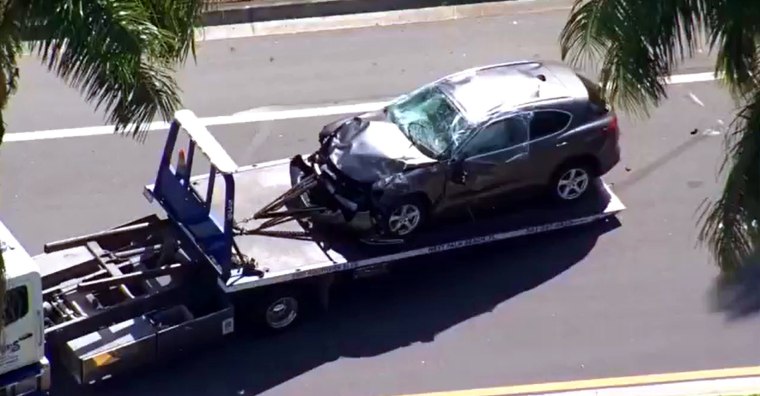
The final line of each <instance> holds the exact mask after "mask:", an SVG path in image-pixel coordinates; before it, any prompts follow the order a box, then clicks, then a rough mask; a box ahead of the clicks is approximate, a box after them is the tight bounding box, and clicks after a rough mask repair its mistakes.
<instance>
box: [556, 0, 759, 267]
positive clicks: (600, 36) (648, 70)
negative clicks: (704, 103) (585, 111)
mask: <svg viewBox="0 0 760 396" xmlns="http://www.w3.org/2000/svg"><path fill="white" fill-rule="evenodd" d="M759 39H760V2H753V1H744V0H657V1H653V0H576V1H575V3H574V6H573V8H572V10H571V12H570V16H569V18H568V21H567V23H566V25H565V27H564V29H563V30H562V33H561V37H560V43H561V47H562V57H563V59H565V60H568V61H569V62H570V63H572V64H574V65H576V66H578V65H583V64H584V63H585V62H588V61H592V60H595V61H601V69H600V78H599V80H600V84H601V85H602V87H603V89H604V92H605V95H606V96H607V97H608V98H609V100H610V102H611V103H613V104H614V105H615V106H617V107H619V108H621V109H623V110H624V111H629V112H632V113H635V114H639V115H648V114H649V109H651V107H652V106H656V105H658V104H659V103H660V102H661V101H662V100H663V99H664V98H666V97H667V93H666V90H665V82H666V78H667V77H668V76H670V75H671V73H672V71H673V70H674V69H675V68H676V67H677V65H678V64H679V63H680V62H681V61H683V60H684V59H685V58H686V57H691V56H692V55H693V54H694V51H695V49H696V48H699V47H701V46H702V45H704V46H705V47H706V48H707V49H709V50H710V51H715V53H716V55H717V62H716V65H715V72H716V74H717V75H719V76H721V80H722V81H723V82H724V83H725V84H726V86H727V87H728V88H729V90H730V92H731V94H732V95H733V97H734V98H735V100H736V101H737V102H738V103H739V104H740V107H741V111H740V112H739V114H738V116H737V117H736V119H735V120H734V122H733V123H732V124H731V132H730V133H729V134H728V135H727V141H726V144H727V146H726V158H725V161H724V164H723V167H722V168H721V171H722V173H725V176H726V177H725V181H724V188H723V192H722V194H721V196H720V197H719V198H718V199H717V200H714V201H705V205H704V206H703V212H702V217H701V218H700V223H701V230H700V235H699V240H700V242H702V243H705V244H707V245H708V247H709V248H710V251H711V253H712V255H713V257H714V258H715V261H716V263H717V265H718V266H719V267H720V268H721V269H722V270H723V272H724V274H731V273H733V271H734V270H735V269H736V268H738V267H740V266H742V265H743V264H745V263H746V261H747V259H748V258H750V257H752V256H753V255H755V254H756V253H757V247H758V243H759V242H760V230H759V229H758V227H756V226H754V220H755V219H760V85H758V81H757V78H758V77H757V76H758V71H760V63H759V62H758V48H760V47H759V45H760V40H759Z"/></svg>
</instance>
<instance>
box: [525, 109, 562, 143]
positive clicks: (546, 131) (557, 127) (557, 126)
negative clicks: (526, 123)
mask: <svg viewBox="0 0 760 396" xmlns="http://www.w3.org/2000/svg"><path fill="white" fill-rule="evenodd" d="M571 118H572V117H571V116H570V114H568V113H566V112H564V111H558V110H538V111H534V112H533V118H532V119H531V120H530V140H535V139H540V138H542V137H544V136H549V135H552V134H554V133H557V132H559V131H561V130H563V129H565V128H566V127H567V125H568V124H570V119H571Z"/></svg>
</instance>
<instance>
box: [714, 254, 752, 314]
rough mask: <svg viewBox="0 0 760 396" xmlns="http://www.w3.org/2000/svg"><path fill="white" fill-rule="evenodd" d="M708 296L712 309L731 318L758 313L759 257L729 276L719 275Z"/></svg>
mask: <svg viewBox="0 0 760 396" xmlns="http://www.w3.org/2000/svg"><path fill="white" fill-rule="evenodd" d="M710 297H711V298H712V304H713V307H714V309H716V310H718V311H720V312H723V313H725V314H726V316H727V317H728V319H731V320H736V319H742V318H745V317H748V316H752V315H756V314H758V313H760V257H758V258H757V259H755V260H753V261H752V262H751V263H749V264H747V265H746V266H745V267H743V268H741V269H739V270H738V271H737V272H736V273H735V274H734V275H733V276H731V277H730V278H726V277H721V276H719V277H718V278H717V279H716V281H715V285H714V286H713V289H712V292H711V294H710Z"/></svg>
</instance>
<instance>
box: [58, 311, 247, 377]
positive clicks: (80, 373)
mask: <svg viewBox="0 0 760 396" xmlns="http://www.w3.org/2000/svg"><path fill="white" fill-rule="evenodd" d="M217 302H220V301H217ZM205 305H206V307H188V305H186V304H179V305H174V306H171V307H168V308H165V309H162V310H158V311H155V312H151V313H148V314H145V315H141V316H138V317H136V318H132V319H129V320H125V321H122V322H120V323H116V324H114V325H111V326H108V327H105V328H102V329H100V330H97V331H93V332H91V333H88V334H85V335H82V336H80V337H76V338H74V339H71V340H69V341H67V342H66V343H65V346H64V347H63V348H62V350H61V351H60V353H61V360H62V361H63V363H64V364H65V365H66V366H67V368H68V369H69V371H70V372H71V373H72V374H73V375H74V377H75V378H76V379H77V381H78V382H79V383H82V384H92V383H95V382H98V381H101V380H105V379H108V378H109V377H111V376H113V375H115V374H118V373H120V372H125V371H129V370H132V369H135V368H137V367H141V366H146V365H149V364H152V363H154V362H156V361H159V360H163V359H167V358H171V357H174V356H176V355H178V354H180V353H183V352H185V351H186V350H188V349H194V347H195V348H197V345H204V344H207V343H211V342H214V341H216V340H218V339H221V338H222V337H223V336H224V335H227V334H229V333H231V332H232V331H233V327H234V322H233V308H232V306H229V305H228V306H226V307H222V308H221V309H218V308H219V307H218V306H217V305H216V304H205ZM192 308H195V309H192ZM198 308H200V309H198Z"/></svg>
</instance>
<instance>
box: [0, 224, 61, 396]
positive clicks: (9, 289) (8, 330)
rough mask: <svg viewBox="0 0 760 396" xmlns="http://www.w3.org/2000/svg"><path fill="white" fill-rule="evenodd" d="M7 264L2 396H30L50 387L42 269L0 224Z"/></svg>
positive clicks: (0, 338) (0, 339) (0, 348)
mask: <svg viewBox="0 0 760 396" xmlns="http://www.w3.org/2000/svg"><path fill="white" fill-rule="evenodd" d="M0 251H2V255H3V260H4V262H5V278H6V292H5V312H4V315H3V317H4V320H5V328H4V330H3V332H2V334H0V395H3V396H6V395H8V396H10V395H30V394H37V393H39V392H46V391H48V390H49V388H50V364H49V362H48V360H47V358H46V357H45V335H44V322H43V307H42V281H41V276H40V269H39V266H38V265H37V263H36V262H35V261H34V259H33V258H32V257H31V256H30V255H29V253H28V252H27V251H26V249H24V247H23V246H21V244H20V243H19V242H18V240H16V238H15V237H14V236H13V234H12V233H11V232H10V230H9V229H8V228H7V227H6V226H5V225H4V224H3V223H2V222H0Z"/></svg>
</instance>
